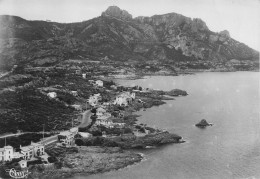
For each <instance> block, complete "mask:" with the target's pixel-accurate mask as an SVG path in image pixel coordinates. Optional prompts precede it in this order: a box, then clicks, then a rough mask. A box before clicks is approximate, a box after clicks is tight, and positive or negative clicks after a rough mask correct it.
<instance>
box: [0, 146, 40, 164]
mask: <svg viewBox="0 0 260 179" xmlns="http://www.w3.org/2000/svg"><path fill="white" fill-rule="evenodd" d="M18 151H19V152H15V149H14V148H13V147H12V146H10V145H8V146H4V147H3V148H0V162H6V161H12V160H13V159H22V160H21V161H20V162H18V163H19V164H20V166H21V168H25V167H27V161H29V160H32V159H33V158H35V157H40V156H42V155H44V154H45V151H44V145H43V144H41V143H34V142H31V144H30V145H28V146H23V147H22V146H20V148H19V150H18Z"/></svg>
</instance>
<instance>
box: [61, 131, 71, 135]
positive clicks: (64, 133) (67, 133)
mask: <svg viewBox="0 0 260 179" xmlns="http://www.w3.org/2000/svg"><path fill="white" fill-rule="evenodd" d="M59 135H63V136H68V135H71V132H70V131H64V132H60V134H59Z"/></svg>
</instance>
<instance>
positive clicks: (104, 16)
mask: <svg viewBox="0 0 260 179" xmlns="http://www.w3.org/2000/svg"><path fill="white" fill-rule="evenodd" d="M36 44H37V45H36ZM90 54H91V56H94V57H96V58H101V57H104V56H108V57H109V58H110V59H113V60H121V61H129V60H130V61H131V60H134V61H158V62H161V63H173V65H174V63H175V62H178V61H200V60H202V61H206V62H212V63H213V62H214V63H217V62H221V63H226V62H228V61H230V60H232V59H236V60H239V61H253V62H254V63H257V61H258V60H259V52H258V51H256V50H254V49H252V48H250V47H248V46H247V45H245V44H243V43H240V42H238V41H236V40H235V39H233V38H231V37H230V34H229V32H228V31H227V30H223V31H221V32H218V33H217V32H212V31H210V29H209V28H208V27H207V25H206V23H205V22H204V21H203V20H201V19H199V18H190V17H186V16H183V15H181V14H177V13H167V14H163V15H154V16H151V17H144V16H138V17H135V18H133V17H132V15H131V14H129V13H128V12H127V11H125V10H121V9H120V8H119V7H116V6H110V7H108V9H107V10H106V11H104V12H102V13H101V16H98V17H96V18H93V19H90V20H87V21H83V22H75V23H58V22H46V21H28V20H25V19H23V18H21V17H18V16H8V15H2V16H0V59H1V63H0V65H1V66H0V69H10V68H11V67H12V66H13V65H14V64H18V65H19V64H22V65H28V64H29V65H30V64H31V62H32V61H33V60H34V59H35V58H36V57H37V58H43V57H45V56H46V55H47V56H52V57H53V56H55V57H56V58H57V59H58V60H57V61H56V62H57V63H58V62H60V61H63V60H66V59H69V58H79V55H80V56H81V57H83V58H84V56H86V55H88V56H89V55H90ZM256 66H257V65H256Z"/></svg>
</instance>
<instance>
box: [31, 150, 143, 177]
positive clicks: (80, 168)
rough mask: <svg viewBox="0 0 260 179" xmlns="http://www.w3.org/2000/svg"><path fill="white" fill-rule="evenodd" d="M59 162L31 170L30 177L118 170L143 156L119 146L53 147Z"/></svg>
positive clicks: (67, 175) (69, 175)
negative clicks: (41, 170) (53, 165)
mask: <svg viewBox="0 0 260 179" xmlns="http://www.w3.org/2000/svg"><path fill="white" fill-rule="evenodd" d="M52 153H53V154H54V153H57V155H56V156H57V158H58V162H56V163H55V167H54V168H49V169H45V170H44V172H39V171H38V169H39V167H35V168H33V169H31V170H30V172H31V174H30V177H32V178H43V179H54V178H69V177H71V176H73V175H80V174H82V175H84V176H86V175H90V174H95V173H102V172H107V171H110V170H117V169H120V168H123V167H126V166H128V165H132V164H134V163H136V162H140V161H141V160H142V156H141V155H140V154H137V153H133V152H130V151H123V150H122V149H120V148H118V147H106V148H104V147H96V146H95V147H94V146H92V147H77V148H76V147H73V148H53V149H52Z"/></svg>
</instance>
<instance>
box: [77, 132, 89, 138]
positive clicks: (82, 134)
mask: <svg viewBox="0 0 260 179" xmlns="http://www.w3.org/2000/svg"><path fill="white" fill-rule="evenodd" d="M79 134H80V135H81V136H82V137H90V136H92V134H90V133H88V132H79Z"/></svg>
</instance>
